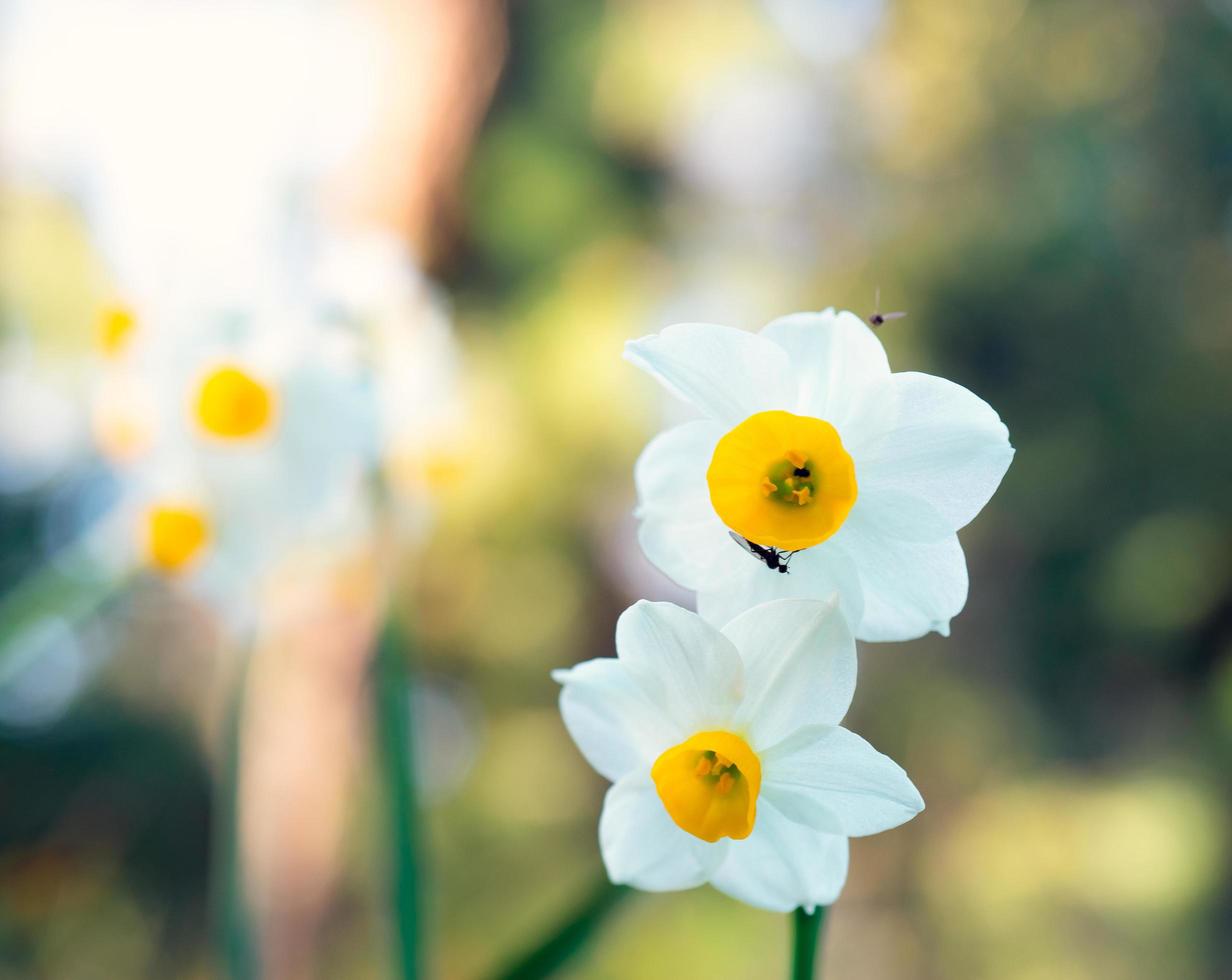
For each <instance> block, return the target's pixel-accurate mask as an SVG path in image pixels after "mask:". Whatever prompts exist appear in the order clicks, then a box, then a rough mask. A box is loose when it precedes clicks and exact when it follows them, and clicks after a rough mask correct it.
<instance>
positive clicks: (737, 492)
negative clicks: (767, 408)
mask: <svg viewBox="0 0 1232 980" xmlns="http://www.w3.org/2000/svg"><path fill="white" fill-rule="evenodd" d="M706 482H707V484H708V485H709V487H710V502H711V503H712V504H713V505H714V510H715V513H717V514H718V515H719V518H720V519H721V520H722V521H723V523H724V524H726V525H727V526H728V527H729V528H731V529H732V530H733V531H735V532H736V533H737V534H739V535H741V536H742V537H745V538H747V539H748V540H749V541H752V542H754V543H756V544H759V545H762V546H764V547H768V548H783V549H785V550H787V551H799V550H800V549H802V548H811V547H812V546H813V545H815V544H820V543H821V542H822V541H824V540H826V538H828V537H830V536H831V535H832V534H834V533H835V532H836V531H837V530H838V529H839V528H840V527H842V526H843V521H845V520H846V519H847V515H848V513H850V511H851V508H852V506H853V505H854V504H855V502H856V471H855V464H854V463H852V461H851V456H849V455H848V454H847V450H846V449H844V448H843V441H842V440H841V439H840V438H839V434H838V432H837V431H836V430H835V428H834V426H832V425H831V424H830V423H829V422H826V421H824V420H822V419H816V418H811V417H809V416H806V415H793V414H792V413H791V412H758V413H757V414H756V415H750V416H749V417H748V418H747V419H745V420H744V421H743V422H741V423H740V424H739V425H737V426H736V427H735V428H734V429H732V430H731V431H730V432H728V433H727V434H726V435H725V436H723V438H722V439H720V440H719V442H718V445H716V446H715V449H714V456H713V457H711V460H710V468H709V469H708V470H707V471H706Z"/></svg>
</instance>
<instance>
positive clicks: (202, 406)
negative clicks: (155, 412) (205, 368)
mask: <svg viewBox="0 0 1232 980" xmlns="http://www.w3.org/2000/svg"><path fill="white" fill-rule="evenodd" d="M195 407H196V413H197V421H198V422H200V423H201V427H202V428H204V429H205V431H206V432H209V433H210V434H211V435H215V436H218V437H219V438H222V439H246V438H249V437H251V436H255V435H260V434H261V433H262V432H263V431H265V429H267V428H268V427H269V424H270V421H271V420H272V418H273V415H274V395H273V392H272V391H271V390H270V389H269V388H268V387H267V386H266V385H264V384H262V383H261V382H260V381H258V380H257V379H256V378H254V377H253V376H252V375H250V374H248V373H246V372H245V371H242V370H241V369H240V368H238V367H234V366H232V365H226V366H224V367H220V368H216V369H215V370H213V371H211V372H210V373H209V374H208V375H206V377H205V380H204V381H202V383H201V388H200V390H199V391H198V392H197V401H196V406H195Z"/></svg>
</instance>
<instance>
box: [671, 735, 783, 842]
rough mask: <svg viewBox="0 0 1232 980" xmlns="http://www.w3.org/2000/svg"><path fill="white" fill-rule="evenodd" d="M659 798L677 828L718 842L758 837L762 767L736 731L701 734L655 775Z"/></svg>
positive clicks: (675, 750) (673, 751)
mask: <svg viewBox="0 0 1232 980" xmlns="http://www.w3.org/2000/svg"><path fill="white" fill-rule="evenodd" d="M650 778H651V779H653V780H654V784H655V789H656V790H657V791H658V793H659V799H660V800H662V801H663V806H664V808H665V809H666V810H667V813H668V816H670V817H671V818H672V820H673V821H674V822H675V824H676V826H677V827H679V828H680V829H681V830H684V831H687V832H688V833H690V834H692V835H693V836H694V837H700V838H701V839H702V840H704V841H710V843H712V844H713V843H714V842H715V841H717V840H719V839H720V838H722V837H731V838H732V839H734V840H743V839H744V838H746V837H748V836H749V834H751V833H752V832H753V821H754V820H755V819H756V817H757V792H758V790H759V789H760V788H761V762H760V760H759V759H758V758H757V755H756V753H754V752H753V750H752V749H751V748H749V745H748V743H747V742H746V741H745V740H744V739H742V738H741V737H740V736H739V735H733V734H732V733H731V732H699V733H698V734H697V735H694V736H693V737H692V738H689V739H686V740H685V741H683V742H681V743H680V744H679V745H677V746H675V747H673V748H670V749H668V750H667V751H666V752H664V753H663V754H662V755H661V756H659V758H658V759H656V760H655V764H654V766H652V767H651V770H650Z"/></svg>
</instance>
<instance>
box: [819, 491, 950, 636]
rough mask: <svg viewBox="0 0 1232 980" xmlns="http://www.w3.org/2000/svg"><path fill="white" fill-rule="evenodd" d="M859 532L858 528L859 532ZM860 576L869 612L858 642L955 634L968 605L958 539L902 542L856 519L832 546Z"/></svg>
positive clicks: (860, 630)
mask: <svg viewBox="0 0 1232 980" xmlns="http://www.w3.org/2000/svg"><path fill="white" fill-rule="evenodd" d="M857 528H858V529H857ZM827 543H828V544H829V545H830V546H831V547H833V548H836V549H840V548H841V550H842V551H843V552H844V553H845V554H846V555H847V556H848V557H849V558H850V559H851V561H852V562H853V563H854V564H855V566H856V567H857V568H858V569H859V572H860V584H861V587H862V592H863V597H864V613H863V616H862V618H861V619H859V620H853V622H859V624H860V625H859V626H858V627H857V628H856V630H855V634H856V639H858V640H865V641H870V642H883V641H889V640H913V639H915V638H916V637H919V636H923V635H924V634H925V633H927V632H929V631H930V630H935V631H936V632H938V633H940V634H941V635H942V636H948V635H949V633H950V619H951V618H953V617H954V616H957V615H958V613H959V612H961V611H962V607H963V605H964V604H965V603H966V601H967V562H966V559H965V558H964V557H963V551H962V546H961V545H960V544H959V543H958V536H957V535H955V534H950V535H948V536H947V537H944V538H942V539H941V540H939V541H902V540H894V539H892V538H888V537H883V536H881V535H879V534H875V533H868V531H867V529H866V528H865V527H862V526H860V525H859V523H858V522H857V521H856V520H855V513H854V511H853V513H852V517H850V518H848V521H847V525H846V526H844V528H843V530H842V531H841V532H840V533H839V535H836V536H835V537H834V538H833V539H832V540H831V541H830V542H827Z"/></svg>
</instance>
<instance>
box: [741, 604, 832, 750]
mask: <svg viewBox="0 0 1232 980" xmlns="http://www.w3.org/2000/svg"><path fill="white" fill-rule="evenodd" d="M723 635H724V636H726V637H727V638H728V639H730V640H731V641H732V642H733V643H734V644H735V645H736V649H737V650H739V651H740V657H741V659H742V660H743V661H744V686H745V696H744V702H743V703H742V704H741V706H740V711H739V712H738V713H737V716H736V724H737V726H739V727H740V728H742V729H744V730H745V731H747V732H748V735H749V744H750V746H751V747H752V748H753V750H754V751H760V750H761V749H762V748H764V747H767V746H771V745H774V744H775V743H777V742H779V741H781V740H782V739H784V738H786V737H787V736H788V735H790V734H791V733H792V732H794V731H795V730H796V729H798V728H802V727H804V726H806V725H837V724H838V723H839V722H840V721H842V720H843V715H845V714H846V713H847V709H848V708H849V707H850V706H851V697H852V695H853V694H854V693H855V689H856V642H855V640H854V639H853V638H852V635H851V630H850V629H848V627H847V623H846V621H845V620H844V619H843V615H842V613H841V612H840V611H839V609H838V598H837V596H835V597H833V598H831V599H830V600H829V601H827V602H822V601H818V600H815V599H778V600H775V601H774V602H768V603H765V604H764V605H760V606H754V607H753V608H752V609H750V610H748V611H747V612H745V613H742V614H741V615H739V616H737V617H736V618H735V619H733V620H732V621H731V622H730V623H728V624H727V625H726V626H725V627H723Z"/></svg>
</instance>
